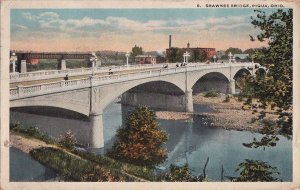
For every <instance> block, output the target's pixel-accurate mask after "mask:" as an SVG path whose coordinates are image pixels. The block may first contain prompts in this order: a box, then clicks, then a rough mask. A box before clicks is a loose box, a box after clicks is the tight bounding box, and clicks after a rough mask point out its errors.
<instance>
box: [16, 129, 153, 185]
mask: <svg viewBox="0 0 300 190" xmlns="http://www.w3.org/2000/svg"><path fill="white" fill-rule="evenodd" d="M10 146H11V147H15V148H17V149H18V150H21V151H22V152H24V153H26V154H29V155H30V156H31V157H33V158H34V159H35V160H37V161H38V162H40V163H41V164H42V165H44V166H46V167H48V168H51V169H53V170H55V171H57V172H58V173H59V174H60V179H59V180H62V181H83V182H84V181H111V182H113V181H131V182H134V181H136V182H139V181H143V182H145V181H149V180H151V179H153V178H154V177H153V171H152V170H150V169H146V170H145V168H143V167H140V166H135V165H132V164H127V163H122V162H119V161H116V160H113V159H111V158H109V157H106V156H101V155H96V154H94V153H92V152H88V151H83V152H82V151H78V150H76V149H75V150H69V149H66V148H62V147H60V146H57V145H55V144H47V143H46V142H44V141H42V140H39V139H36V138H34V137H31V136H28V135H26V134H22V133H18V132H14V131H11V132H10ZM57 160H59V161H57ZM65 165H69V168H64V167H63V166H65ZM69 170H70V171H72V173H68V172H69ZM74 176H75V177H74ZM78 176H81V177H78ZM91 176H92V177H91Z"/></svg>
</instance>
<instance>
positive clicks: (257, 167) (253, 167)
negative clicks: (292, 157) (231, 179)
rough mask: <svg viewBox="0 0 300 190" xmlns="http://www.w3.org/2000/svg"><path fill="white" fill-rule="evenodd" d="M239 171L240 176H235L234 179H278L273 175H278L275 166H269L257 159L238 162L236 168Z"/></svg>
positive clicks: (266, 180) (267, 180)
mask: <svg viewBox="0 0 300 190" xmlns="http://www.w3.org/2000/svg"><path fill="white" fill-rule="evenodd" d="M237 171H241V172H240V176H239V177H237V178H236V181H244V182H258V181H261V182H270V181H279V179H278V178H275V177H274V175H278V174H279V172H278V171H277V168H276V167H272V166H270V165H269V164H268V163H266V162H262V161H258V160H248V159H246V160H245V162H243V163H240V164H239V166H238V168H237V169H236V172H237Z"/></svg>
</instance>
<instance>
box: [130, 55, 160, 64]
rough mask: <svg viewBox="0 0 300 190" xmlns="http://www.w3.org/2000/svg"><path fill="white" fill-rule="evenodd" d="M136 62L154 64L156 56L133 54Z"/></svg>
mask: <svg viewBox="0 0 300 190" xmlns="http://www.w3.org/2000/svg"><path fill="white" fill-rule="evenodd" d="M135 63H137V64H156V56H153V55H138V56H135Z"/></svg>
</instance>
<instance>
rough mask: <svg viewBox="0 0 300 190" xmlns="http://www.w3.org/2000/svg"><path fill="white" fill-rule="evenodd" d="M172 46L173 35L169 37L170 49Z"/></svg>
mask: <svg viewBox="0 0 300 190" xmlns="http://www.w3.org/2000/svg"><path fill="white" fill-rule="evenodd" d="M171 46H172V35H169V49H170V48H171Z"/></svg>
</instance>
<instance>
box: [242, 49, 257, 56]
mask: <svg viewBox="0 0 300 190" xmlns="http://www.w3.org/2000/svg"><path fill="white" fill-rule="evenodd" d="M243 53H246V54H249V56H250V57H251V56H252V55H253V54H254V53H255V49H253V48H249V49H246V50H245V51H244V52H243Z"/></svg>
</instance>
